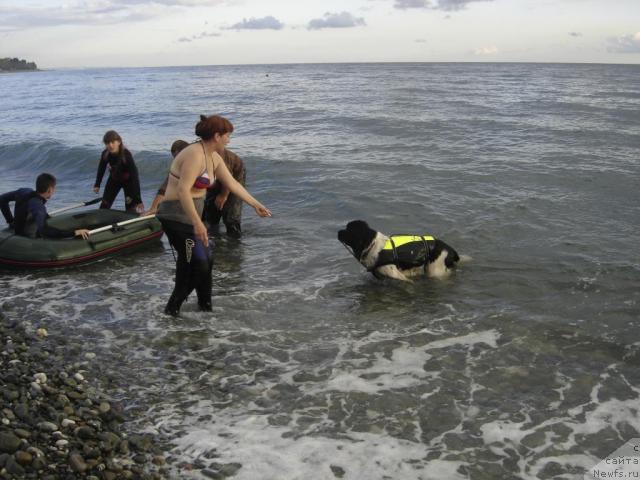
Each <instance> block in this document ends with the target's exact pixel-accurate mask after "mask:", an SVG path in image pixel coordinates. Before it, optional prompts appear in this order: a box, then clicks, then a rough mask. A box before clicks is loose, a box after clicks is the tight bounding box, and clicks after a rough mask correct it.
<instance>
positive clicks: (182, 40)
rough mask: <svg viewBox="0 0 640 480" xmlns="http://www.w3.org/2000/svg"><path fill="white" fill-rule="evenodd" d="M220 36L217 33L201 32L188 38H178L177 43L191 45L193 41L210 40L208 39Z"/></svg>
mask: <svg viewBox="0 0 640 480" xmlns="http://www.w3.org/2000/svg"><path fill="white" fill-rule="evenodd" d="M219 36H221V34H220V33H218V32H202V33H200V34H198V35H192V36H190V37H180V38H179V39H178V42H180V43H191V42H193V41H195V40H202V39H203V38H210V37H219Z"/></svg>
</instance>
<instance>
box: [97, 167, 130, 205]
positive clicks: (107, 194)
mask: <svg viewBox="0 0 640 480" xmlns="http://www.w3.org/2000/svg"><path fill="white" fill-rule="evenodd" d="M120 189H123V190H124V205H125V209H126V210H127V211H135V209H136V204H137V203H139V201H140V200H139V199H137V197H138V196H139V193H137V190H139V189H137V190H136V189H135V188H134V186H133V185H132V184H131V182H120V181H118V180H114V179H113V177H112V176H111V175H109V179H108V180H107V184H106V185H105V186H104V192H103V193H102V203H101V204H100V208H111V205H113V202H114V200H115V199H116V197H117V196H118V193H120ZM136 200H137V201H136Z"/></svg>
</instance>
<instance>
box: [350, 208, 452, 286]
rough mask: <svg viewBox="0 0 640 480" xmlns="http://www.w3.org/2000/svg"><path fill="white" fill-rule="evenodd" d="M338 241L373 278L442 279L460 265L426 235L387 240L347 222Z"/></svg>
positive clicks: (359, 224)
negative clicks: (424, 276)
mask: <svg viewBox="0 0 640 480" xmlns="http://www.w3.org/2000/svg"><path fill="white" fill-rule="evenodd" d="M338 240H340V242H342V244H343V245H344V246H345V247H347V249H348V250H349V251H350V252H351V253H352V254H353V256H354V257H356V260H358V261H359V262H360V263H361V264H362V265H363V266H364V267H365V268H366V269H367V270H368V271H369V272H371V273H373V275H374V276H375V277H376V278H384V277H387V278H395V279H398V280H405V281H411V280H410V277H416V276H419V275H426V276H429V277H443V276H445V275H447V273H448V272H449V271H450V270H451V269H452V268H454V267H455V266H456V263H458V261H460V257H459V256H458V253H457V252H456V251H455V250H454V249H453V248H451V247H450V246H449V245H447V244H446V243H444V242H443V241H442V240H438V239H436V238H433V237H432V236H429V235H392V236H387V235H385V234H383V233H381V232H378V231H376V230H373V229H372V228H371V227H369V225H368V224H367V222H364V221H362V220H354V221H352V222H349V223H348V224H347V228H346V229H344V230H340V231H339V232H338Z"/></svg>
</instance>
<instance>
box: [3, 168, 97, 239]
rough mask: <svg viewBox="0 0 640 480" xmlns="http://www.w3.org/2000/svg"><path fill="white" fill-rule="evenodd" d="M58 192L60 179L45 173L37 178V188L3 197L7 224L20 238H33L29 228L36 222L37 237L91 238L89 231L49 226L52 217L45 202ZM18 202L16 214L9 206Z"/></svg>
mask: <svg viewBox="0 0 640 480" xmlns="http://www.w3.org/2000/svg"><path fill="white" fill-rule="evenodd" d="M55 191H56V177H54V176H53V175H51V174H50V173H41V174H40V175H38V178H37V179H36V189H35V190H31V189H30V188H19V189H18V190H14V191H12V192H7V193H4V194H2V195H0V210H2V214H3V215H4V218H5V220H6V221H7V223H8V224H9V225H11V226H13V228H14V229H15V232H16V235H22V236H25V237H29V236H31V235H30V234H29V229H28V228H27V225H28V224H29V223H30V222H31V221H33V222H34V223H35V227H36V230H35V236H36V237H46V238H67V237H74V236H76V237H82V238H84V239H86V238H88V236H89V230H87V229H86V228H79V229H77V230H60V229H59V228H55V227H52V226H51V225H49V224H48V222H47V220H48V219H49V214H48V213H47V207H46V206H45V203H47V200H49V199H50V198H51V197H52V196H53V194H54V192H55ZM10 202H15V208H14V213H13V215H12V214H11V210H10V208H9V203H10Z"/></svg>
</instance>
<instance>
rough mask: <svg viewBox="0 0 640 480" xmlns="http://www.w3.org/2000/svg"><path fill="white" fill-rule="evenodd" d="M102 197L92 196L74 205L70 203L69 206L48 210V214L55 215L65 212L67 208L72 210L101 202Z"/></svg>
mask: <svg viewBox="0 0 640 480" xmlns="http://www.w3.org/2000/svg"><path fill="white" fill-rule="evenodd" d="M101 201H102V198H94V199H93V200H88V201H86V202H81V203H77V204H75V205H71V206H69V207H64V208H60V209H59V210H54V211H53V212H49V216H53V215H57V214H58V213H62V212H66V211H67V210H73V209H74V208H80V207H86V206H87V205H93V204H94V203H98V202H101Z"/></svg>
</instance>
